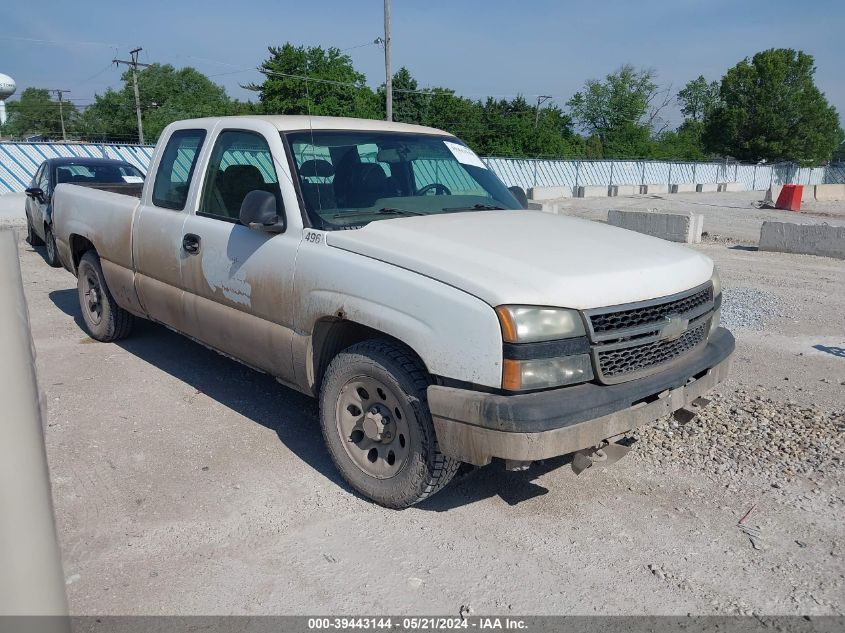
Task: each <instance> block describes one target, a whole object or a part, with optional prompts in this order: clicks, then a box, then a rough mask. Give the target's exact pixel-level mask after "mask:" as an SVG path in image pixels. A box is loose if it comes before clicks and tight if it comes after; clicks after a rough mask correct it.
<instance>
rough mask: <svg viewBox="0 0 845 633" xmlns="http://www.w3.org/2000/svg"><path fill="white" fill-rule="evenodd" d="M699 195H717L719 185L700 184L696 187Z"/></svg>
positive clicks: (713, 183)
mask: <svg viewBox="0 0 845 633" xmlns="http://www.w3.org/2000/svg"><path fill="white" fill-rule="evenodd" d="M695 190H696V191H697V192H698V193H716V192H717V191H719V183H716V182H700V183H698V184H697V185H696V186H695Z"/></svg>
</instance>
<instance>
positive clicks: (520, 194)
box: [508, 186, 528, 209]
mask: <svg viewBox="0 0 845 633" xmlns="http://www.w3.org/2000/svg"><path fill="white" fill-rule="evenodd" d="M508 191H510V192H511V193H512V194H513V197H514V198H516V201H517V202H519V204H521V205H522V208H523V209H527V208H528V196H527V195H525V189H523V188H522V187H517V186H513V187H508Z"/></svg>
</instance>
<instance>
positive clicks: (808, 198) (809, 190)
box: [801, 185, 816, 205]
mask: <svg viewBox="0 0 845 633" xmlns="http://www.w3.org/2000/svg"><path fill="white" fill-rule="evenodd" d="M815 201H816V188H815V187H814V186H813V185H804V188H803V189H802V190H801V204H802V205H803V204H807V203H808V202H815Z"/></svg>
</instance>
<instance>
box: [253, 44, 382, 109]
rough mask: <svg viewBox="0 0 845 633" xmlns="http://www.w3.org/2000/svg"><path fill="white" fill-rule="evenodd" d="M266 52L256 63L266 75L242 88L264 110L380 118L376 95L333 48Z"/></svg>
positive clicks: (286, 47)
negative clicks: (268, 54) (251, 94)
mask: <svg viewBox="0 0 845 633" xmlns="http://www.w3.org/2000/svg"><path fill="white" fill-rule="evenodd" d="M267 50H268V51H269V53H270V57H268V58H267V59H266V60H264V62H262V64H261V66H260V67H259V70H260V71H261V72H262V73H264V75H265V77H266V78H265V79H264V81H263V82H261V83H259V84H256V83H251V84H248V85H247V86H245V87H246V88H247V89H249V90H254V91H255V92H257V93H258V99H259V101H260V103H261V109H262V110H263V112H264V113H265V114H308V113H310V114H312V115H315V116H318V115H319V116H352V117H360V118H368V119H377V118H383V116H384V114H383V112H384V110H383V107H381V106H380V105H379V102H378V96H377V95H376V93H375V92H374V91H373V90H371V89H370V88H369V87H368V86H367V84H366V77H365V76H364V75H363V74H362V73H360V72H358V71H357V70H355V68H354V66H353V65H352V58H351V57H349V55H344V54H343V53H341V52H340V50H338V49H337V48H334V47H330V48H327V49H323V48H322V47H320V46H309V47H304V46H294V45H293V44H290V43H287V44H285V45H284V46H282V47H275V46H271V47H269V48H268V49H267ZM305 77H307V78H308V80H307V81H306V79H305Z"/></svg>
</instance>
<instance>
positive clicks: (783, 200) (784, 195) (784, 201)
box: [775, 185, 804, 211]
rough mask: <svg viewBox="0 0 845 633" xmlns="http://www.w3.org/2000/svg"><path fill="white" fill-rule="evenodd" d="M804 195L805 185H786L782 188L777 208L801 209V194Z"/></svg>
mask: <svg viewBox="0 0 845 633" xmlns="http://www.w3.org/2000/svg"><path fill="white" fill-rule="evenodd" d="M803 195H804V185H784V186H783V189H781V190H780V195H779V196H778V201H777V202H776V203H775V208H776V209H786V210H787V211H800V210H801V196H803Z"/></svg>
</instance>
